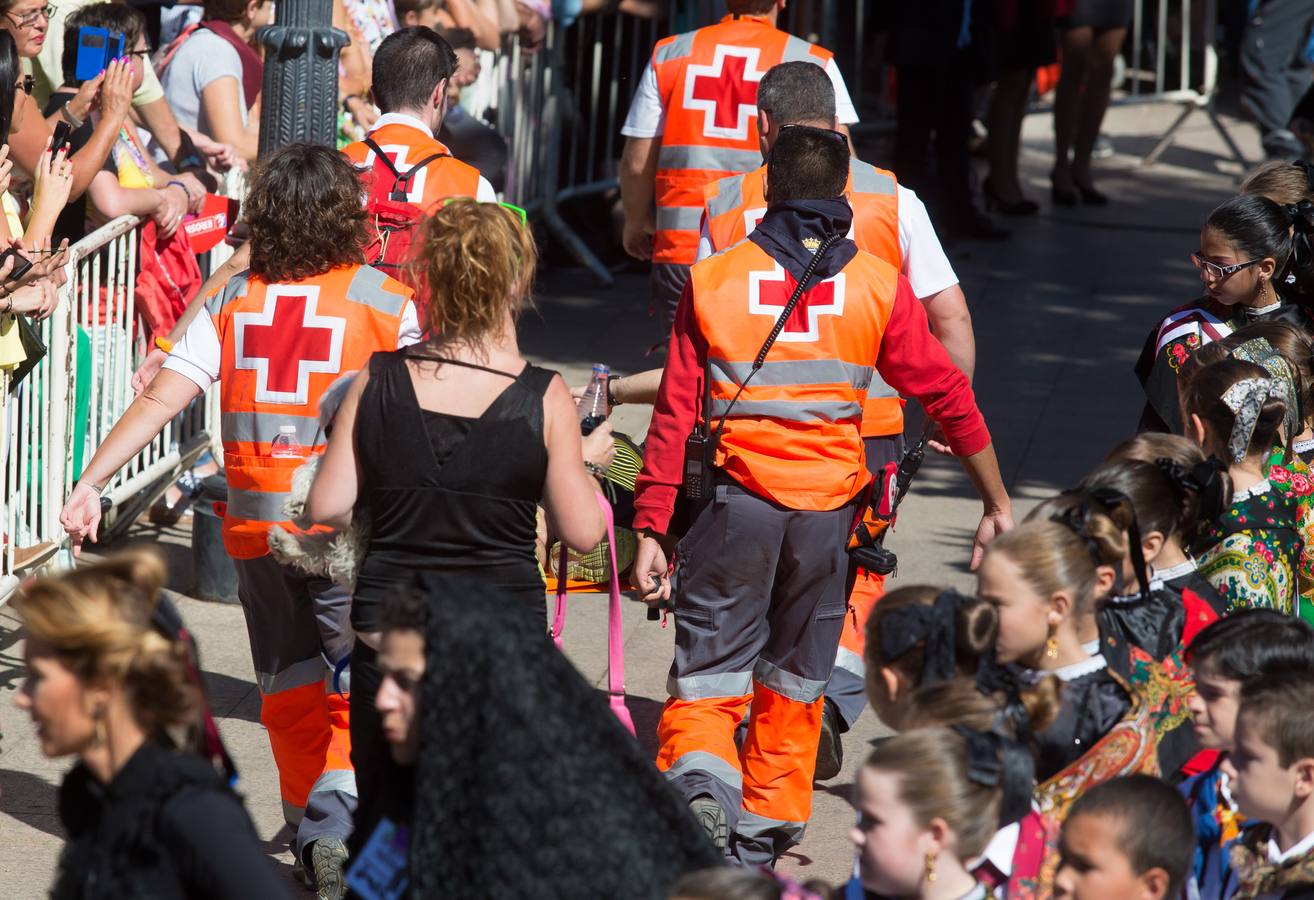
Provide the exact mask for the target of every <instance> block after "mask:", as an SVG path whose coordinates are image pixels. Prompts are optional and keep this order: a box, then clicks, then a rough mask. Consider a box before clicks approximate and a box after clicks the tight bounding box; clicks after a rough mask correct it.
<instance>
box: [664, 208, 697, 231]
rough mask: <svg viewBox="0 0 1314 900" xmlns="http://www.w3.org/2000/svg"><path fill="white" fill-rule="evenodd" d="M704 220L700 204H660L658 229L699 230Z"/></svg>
mask: <svg viewBox="0 0 1314 900" xmlns="http://www.w3.org/2000/svg"><path fill="white" fill-rule="evenodd" d="M702 220H703V210H702V207H700V206H659V207H657V230H658V231H697V230H698V225H699V223H700V222H702Z"/></svg>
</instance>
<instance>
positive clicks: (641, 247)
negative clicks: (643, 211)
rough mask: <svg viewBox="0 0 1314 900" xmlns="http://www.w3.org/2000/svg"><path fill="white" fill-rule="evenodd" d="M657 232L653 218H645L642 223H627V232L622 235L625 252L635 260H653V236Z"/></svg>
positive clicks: (627, 221)
mask: <svg viewBox="0 0 1314 900" xmlns="http://www.w3.org/2000/svg"><path fill="white" fill-rule="evenodd" d="M654 231H656V228H655V227H654V223H653V221H652V219H651V218H645V220H644V221H642V222H630V221H629V220H628V219H627V220H626V221H625V230H624V232H623V233H622V237H621V242H622V243H623V244H624V245H625V252H626V253H628V254H629V255H630V256H633V257H634V258H635V259H652V236H653V232H654Z"/></svg>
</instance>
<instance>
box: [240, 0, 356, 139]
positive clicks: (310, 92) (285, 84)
mask: <svg viewBox="0 0 1314 900" xmlns="http://www.w3.org/2000/svg"><path fill="white" fill-rule="evenodd" d="M275 15H276V16H277V18H276V24H274V25H271V26H269V27H268V28H262V29H260V34H259V35H258V39H259V41H260V43H261V44H262V45H263V46H264V48H265V81H264V85H263V87H262V90H261V98H262V99H261V111H260V155H261V156H264V155H265V154H267V153H272V152H273V151H275V150H277V149H278V148H279V147H284V146H286V145H288V144H292V143H296V142H298V141H310V142H311V143H315V144H326V145H328V146H330V147H331V146H333V135H334V131H335V128H336V125H337V111H338V54H339V52H340V51H341V50H342V48H343V47H345V46H346V45H347V43H348V42H349V39H348V37H347V34H346V32H344V31H341V30H339V29H337V28H334V27H333V0H278V7H277V11H276V13H275Z"/></svg>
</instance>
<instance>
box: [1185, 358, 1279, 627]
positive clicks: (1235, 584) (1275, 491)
mask: <svg viewBox="0 0 1314 900" xmlns="http://www.w3.org/2000/svg"><path fill="white" fill-rule="evenodd" d="M1288 393H1289V388H1288V387H1287V383H1286V382H1285V381H1284V380H1283V379H1280V378H1274V377H1272V376H1271V375H1270V374H1269V372H1268V370H1266V369H1265V368H1263V367H1262V366H1260V365H1258V364H1256V363H1253V362H1247V361H1245V360H1240V359H1231V358H1229V359H1224V360H1222V361H1221V362H1217V363H1213V364H1212V365H1204V366H1192V371H1190V372H1189V374H1188V377H1187V378H1186V379H1185V381H1184V383H1183V385H1182V391H1181V394H1182V396H1181V406H1182V415H1183V417H1184V420H1185V422H1186V433H1187V436H1188V437H1190V438H1192V439H1194V440H1195V441H1196V442H1197V443H1198V444H1199V445H1200V446H1201V448H1203V450H1204V452H1205V453H1207V454H1209V455H1210V456H1215V457H1218V458H1219V459H1222V460H1224V461H1225V462H1226V463H1227V465H1228V477H1229V478H1230V480H1231V482H1232V487H1233V494H1232V502H1231V505H1230V506H1229V507H1228V510H1227V512H1226V513H1224V514H1223V516H1221V517H1220V518H1219V519H1218V520H1217V521H1216V522H1214V523H1213V524H1212V525H1211V526H1210V527H1209V528H1208V529H1207V531H1206V535H1205V541H1204V544H1205V546H1206V549H1205V550H1204V551H1203V553H1202V554H1201V560H1200V571H1201V573H1202V574H1203V575H1204V576H1205V577H1206V578H1208V579H1209V581H1210V582H1211V583H1212V584H1213V585H1214V587H1216V588H1218V590H1219V592H1220V593H1221V594H1222V595H1223V596H1224V598H1225V599H1226V600H1227V604H1228V610H1229V611H1235V610H1238V609H1245V608H1248V607H1263V608H1271V609H1277V610H1280V611H1282V612H1287V613H1290V612H1294V611H1295V608H1296V591H1297V583H1296V573H1297V570H1298V566H1299V564H1300V558H1301V552H1302V549H1303V545H1304V542H1303V540H1302V537H1301V530H1300V525H1299V520H1300V518H1301V516H1302V510H1301V504H1300V503H1299V496H1298V494H1297V493H1296V491H1295V490H1294V489H1292V488H1291V487H1288V486H1286V485H1281V484H1273V483H1271V482H1270V480H1269V471H1268V458H1269V452H1270V450H1271V448H1272V447H1273V446H1274V444H1275V443H1276V442H1277V441H1278V440H1279V435H1280V431H1281V429H1282V425H1283V422H1284V420H1285V418H1286V414H1287V409H1288Z"/></svg>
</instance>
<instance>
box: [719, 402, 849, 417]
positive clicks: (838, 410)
mask: <svg viewBox="0 0 1314 900" xmlns="http://www.w3.org/2000/svg"><path fill="white" fill-rule="evenodd" d="M729 406H730V400H729V398H726V399H723V400H722V399H717V400H713V401H712V415H713V416H723V415H725V411H726V409H727V408H728V407H729ZM861 415H862V404H860V403H849V402H846V401H827V400H744V399H742V398H741V399H740V400H739V402H738V403H736V404H735V408H734V410H733V411H732V413H731V416H730V418H732V419H739V418H751V419H783V420H784V421H786V422H815V421H817V420H818V419H820V420H821V421H822V422H841V421H844V420H845V419H856V418H858V417H859V416H861Z"/></svg>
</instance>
